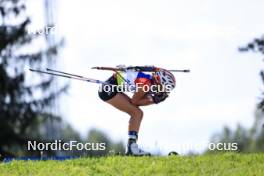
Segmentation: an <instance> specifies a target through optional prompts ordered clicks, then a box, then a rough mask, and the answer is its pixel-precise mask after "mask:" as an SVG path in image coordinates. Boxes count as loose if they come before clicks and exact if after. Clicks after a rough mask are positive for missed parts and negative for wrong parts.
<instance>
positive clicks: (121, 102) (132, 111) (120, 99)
mask: <svg viewBox="0 0 264 176" xmlns="http://www.w3.org/2000/svg"><path fill="white" fill-rule="evenodd" d="M106 102H107V103H109V104H111V105H112V106H114V107H115V108H117V109H119V110H121V111H123V112H126V113H128V114H129V115H130V120H129V125H128V131H136V132H138V131H139V128H140V124H141V121H142V118H143V111H142V110H141V109H140V108H139V107H137V106H135V105H133V104H132V103H131V99H130V98H129V97H128V96H127V95H125V94H123V93H118V94H116V95H115V96H114V97H113V98H112V99H110V100H108V101H106Z"/></svg>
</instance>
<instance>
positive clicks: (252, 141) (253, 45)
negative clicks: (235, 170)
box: [213, 35, 264, 152]
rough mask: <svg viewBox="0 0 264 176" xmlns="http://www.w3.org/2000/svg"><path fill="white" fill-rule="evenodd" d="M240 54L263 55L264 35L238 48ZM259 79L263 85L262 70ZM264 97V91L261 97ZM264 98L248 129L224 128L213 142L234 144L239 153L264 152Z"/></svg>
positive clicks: (240, 127) (239, 126) (263, 75)
mask: <svg viewBox="0 0 264 176" xmlns="http://www.w3.org/2000/svg"><path fill="white" fill-rule="evenodd" d="M239 51H240V52H249V51H252V52H256V53H260V54H261V55H264V35H263V36H262V37H260V38H255V39H254V40H253V41H251V42H249V43H248V44H246V46H243V47H240V48H239ZM260 77H261V79H262V81H263V83H264V70H261V71H260ZM263 95H264V91H263V93H262V96H263ZM263 112H264V97H261V100H260V102H259V103H258V105H257V107H256V111H255V116H254V117H255V119H254V124H253V126H252V127H251V128H250V129H246V128H243V127H242V126H241V125H238V126H237V128H236V129H235V130H233V131H232V130H231V129H229V128H228V127H225V128H224V130H223V131H222V132H221V133H220V134H218V135H215V137H214V138H213V142H215V143H217V142H226V143H228V142H231V143H232V142H236V143H237V144H238V150H239V151H240V152H263V151H264V124H263V122H264V118H263V117H264V116H263Z"/></svg>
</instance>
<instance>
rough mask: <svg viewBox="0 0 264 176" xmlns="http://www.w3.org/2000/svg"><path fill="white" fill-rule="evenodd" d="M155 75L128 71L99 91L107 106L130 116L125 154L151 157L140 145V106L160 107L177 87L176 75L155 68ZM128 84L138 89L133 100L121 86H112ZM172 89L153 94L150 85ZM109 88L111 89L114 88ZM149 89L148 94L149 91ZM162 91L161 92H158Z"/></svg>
mask: <svg viewBox="0 0 264 176" xmlns="http://www.w3.org/2000/svg"><path fill="white" fill-rule="evenodd" d="M153 69H155V71H154V72H142V71H132V70H127V71H125V72H115V73H114V74H113V75H112V76H111V77H110V78H109V79H108V80H107V81H106V82H105V83H104V84H102V85H101V87H100V88H99V92H98V94H99V97H100V98H101V99H102V100H103V101H105V102H106V103H109V104H111V105H112V106H113V107H115V108H117V109H119V110H120V111H123V112H125V113H127V114H128V115H129V116H130V120H129V124H128V143H127V148H126V155H133V156H146V155H150V153H149V152H145V151H143V150H142V149H140V148H139V147H138V145H137V139H138V133H139V129H140V124H141V121H142V119H143V111H142V110H141V109H140V108H139V107H140V106H147V105H151V104H158V103H160V102H162V101H164V100H165V99H166V98H167V97H168V94H169V93H170V91H171V90H172V89H174V88H175V78H174V75H173V74H172V73H171V72H169V71H167V70H165V69H161V68H156V67H153ZM127 83H129V85H130V86H131V85H132V86H134V87H136V88H137V89H136V90H137V91H133V95H132V97H131V98H130V97H129V96H128V95H126V94H125V90H123V89H121V90H118V88H119V87H117V86H113V85H125V84H127ZM153 85H155V86H160V87H163V88H164V87H165V86H167V87H169V90H167V89H162V90H166V91H153V89H150V87H151V86H153ZM111 86H112V88H111V89H109V87H111ZM146 86H148V87H149V89H147V90H149V91H146ZM159 90H160V89H159Z"/></svg>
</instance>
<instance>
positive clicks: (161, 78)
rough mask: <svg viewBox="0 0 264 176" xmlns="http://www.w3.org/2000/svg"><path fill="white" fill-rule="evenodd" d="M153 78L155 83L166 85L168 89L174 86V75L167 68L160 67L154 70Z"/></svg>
mask: <svg viewBox="0 0 264 176" xmlns="http://www.w3.org/2000/svg"><path fill="white" fill-rule="evenodd" d="M154 79H155V81H156V82H157V83H159V84H161V85H163V86H168V87H169V88H170V91H171V90H172V89H174V88H175V85H176V81H175V77H174V75H173V74H172V73H171V72H170V71H168V70H165V69H160V70H159V71H157V72H155V74H154Z"/></svg>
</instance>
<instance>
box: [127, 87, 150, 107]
mask: <svg viewBox="0 0 264 176" xmlns="http://www.w3.org/2000/svg"><path fill="white" fill-rule="evenodd" d="M131 102H132V104H134V105H136V106H147V105H151V104H153V103H154V102H153V98H152V97H151V96H150V95H148V94H147V93H146V92H144V91H143V90H142V89H139V90H138V91H137V92H135V93H134V95H133V96H132V98H131Z"/></svg>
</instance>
